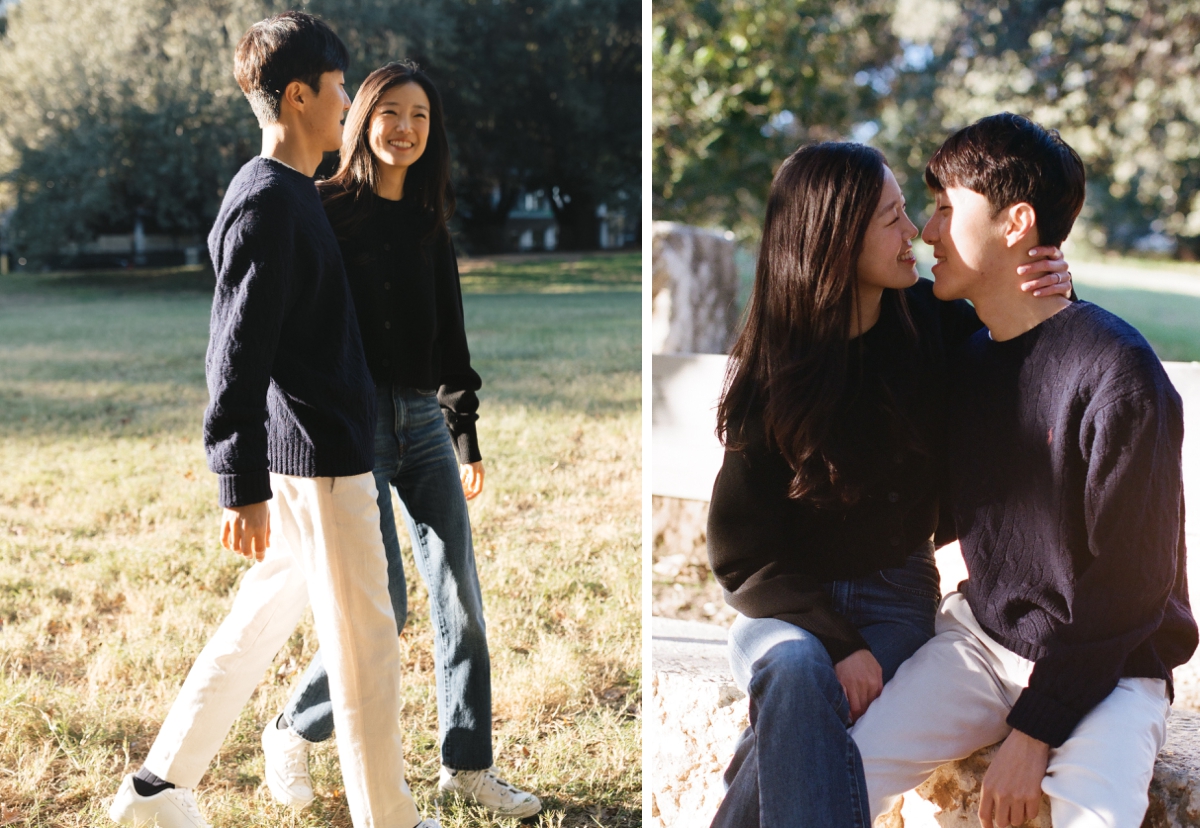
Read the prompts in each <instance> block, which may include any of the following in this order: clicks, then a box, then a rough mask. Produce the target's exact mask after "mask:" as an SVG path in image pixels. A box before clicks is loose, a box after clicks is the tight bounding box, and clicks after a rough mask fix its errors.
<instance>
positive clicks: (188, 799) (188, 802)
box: [175, 789, 208, 825]
mask: <svg viewBox="0 0 1200 828" xmlns="http://www.w3.org/2000/svg"><path fill="white" fill-rule="evenodd" d="M179 793H180V796H177V797H175V800H176V801H177V802H178V801H181V800H182V802H183V809H184V810H185V811H187V814H188V816H192V817H195V818H196V821H197V822H199V823H200V824H201V825H207V824H208V823H207V822H205V821H204V817H203V816H201V815H200V808H199V807H198V806H197V805H196V800H195V799H194V798H193V797H192V796H191V794H190V792H187V791H186V789H179Z"/></svg>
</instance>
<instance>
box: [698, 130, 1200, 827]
mask: <svg viewBox="0 0 1200 828" xmlns="http://www.w3.org/2000/svg"><path fill="white" fill-rule="evenodd" d="M925 181H926V183H927V184H928V186H929V188H930V189H931V190H932V192H933V193H934V194H935V196H936V204H935V206H934V212H933V216H932V218H930V220H929V222H928V224H926V226H925V229H924V231H923V232H922V234H921V235H922V237H923V239H924V240H925V242H927V243H928V244H930V245H931V246H932V247H933V253H934V256H935V257H936V259H937V264H935V266H934V268H933V272H934V276H935V278H936V281H935V282H934V283H932V284H931V283H930V282H928V281H925V280H920V279H918V278H917V273H916V270H915V267H914V259H913V256H912V247H911V243H912V240H913V239H914V238H915V237H916V235H917V228H916V227H915V226H914V225H913V224H912V222H910V221H909V219H908V217H907V216H906V215H905V212H904V200H903V198H902V196H901V191H900V188H899V186H898V185H897V183H896V180H895V178H894V176H893V175H892V173H891V171H890V170H889V169H888V168H887V165H886V164H885V162H884V159H883V157H882V155H881V154H880V153H878V152H877V151H875V150H874V149H871V148H869V147H865V146H862V145H856V144H819V145H814V146H808V147H804V148H801V149H800V150H798V151H796V152H795V153H794V154H793V155H792V156H790V157H789V158H788V159H787V160H786V161H785V162H784V163H783V165H782V167H781V168H780V170H779V172H778V174H777V175H776V177H775V180H774V182H773V184H772V186H771V193H770V197H769V201H768V205H767V213H766V221H765V225H764V228H763V239H762V247H761V252H760V255H759V260H758V270H757V275H756V281H755V286H754V291H753V294H752V299H751V305H750V308H749V311H748V313H747V321H746V325H745V328H744V330H743V332H742V333H741V335H740V337H739V339H738V340H737V343H736V344H735V345H734V348H733V351H732V355H731V359H730V367H729V371H728V376H727V380H726V388H725V393H724V395H723V397H722V400H721V403H720V406H719V408H718V431H719V434H720V435H721V437H722V440H723V442H724V444H725V449H726V451H725V459H724V464H723V466H722V468H721V471H720V474H719V475H718V477H717V480H716V483H715V485H714V488H713V495H712V501H711V505H710V516H709V524H708V548H709V557H710V560H711V563H712V569H713V572H714V574H715V575H716V577H717V579H718V580H719V581H720V583H721V585H722V586H723V588H724V589H725V593H726V600H727V601H728V603H729V604H730V605H731V606H733V607H734V608H735V609H737V610H738V611H739V613H740V615H739V617H738V618H737V620H736V621H735V622H734V624H733V627H732V629H731V630H730V635H729V641H730V643H729V650H730V662H731V664H732V667H733V672H734V676H735V678H736V680H737V682H738V684H739V685H740V686H741V687H742V688H743V689H745V690H746V692H747V695H748V696H749V699H750V727H749V728H748V729H747V730H746V731H745V733H743V734H742V737H741V739H740V740H739V742H738V745H737V748H736V751H735V754H734V758H733V761H732V762H731V764H730V766H729V768H728V770H727V771H726V774H725V780H726V785H727V791H726V797H725V799H724V801H723V802H722V804H721V807H720V809H719V810H718V812H717V815H716V818H715V819H714V821H713V825H714V826H718V827H722V828H723V827H725V826H738V827H739V828H745V827H746V826H763V828H768V827H769V828H782V827H783V826H789V827H792V828H795V826H814V827H815V828H842V827H843V826H854V827H856V828H868V826H870V825H871V824H872V821H873V819H874V818H875V817H877V816H878V815H879V814H881V813H883V812H885V811H887V810H888V809H889V808H890V807H891V806H892V805H893V804H894V802H895V800H896V797H897V796H898V795H900V794H902V793H904V792H905V791H908V790H910V789H912V788H914V787H916V786H917V785H918V784H920V783H921V782H922V781H923V780H924V779H926V778H927V777H928V776H929V775H930V774H931V773H932V772H933V770H934V769H935V768H936V767H937V766H938V765H940V764H942V763H944V762H947V761H950V760H953V759H958V758H962V757H965V756H968V755H970V754H971V753H973V752H974V751H976V750H977V749H979V748H981V747H984V746H986V745H990V744H993V743H995V742H1000V741H1003V745H1002V746H1001V748H1000V750H999V752H998V753H997V754H996V756H995V758H994V760H993V761H992V764H991V766H990V767H989V769H988V771H987V773H986V775H985V777H984V780H983V789H982V793H981V802H980V808H979V817H980V820H981V822H982V823H983V825H984V826H985V828H993V826H996V827H997V828H1006V826H1010V825H1011V826H1015V825H1020V824H1022V823H1023V822H1025V821H1027V820H1028V819H1031V818H1033V817H1034V816H1035V815H1036V814H1037V812H1038V808H1039V805H1040V802H1041V797H1042V794H1043V793H1045V794H1046V795H1047V796H1048V797H1049V799H1050V806H1051V817H1052V820H1053V823H1054V825H1055V828H1099V827H1100V826H1105V827H1106V828H1137V827H1138V826H1140V825H1141V824H1142V819H1143V816H1144V814H1145V812H1146V809H1147V807H1148V792H1147V789H1148V786H1149V783H1150V779H1151V776H1152V774H1153V768H1154V760H1155V756H1156V754H1157V752H1158V750H1159V749H1160V748H1161V746H1162V744H1163V741H1164V739H1165V737H1166V721H1167V717H1168V714H1169V710H1170V698H1171V694H1172V688H1171V670H1172V669H1173V668H1174V667H1176V666H1178V665H1180V664H1183V663H1184V662H1186V661H1187V660H1188V658H1189V657H1190V656H1191V654H1192V652H1193V651H1194V650H1195V648H1196V644H1197V628H1196V623H1195V621H1194V619H1193V616H1192V612H1191V609H1190V606H1189V603H1188V592H1187V579H1186V567H1185V550H1184V541H1183V486H1182V461H1181V449H1182V441H1183V413H1182V404H1181V400H1180V398H1179V395H1178V394H1177V393H1176V391H1175V389H1174V388H1173V387H1172V385H1171V383H1170V381H1169V380H1168V378H1167V375H1166V373H1165V372H1164V370H1163V367H1162V364H1161V363H1160V362H1159V360H1158V358H1157V357H1156V356H1155V354H1154V352H1153V351H1152V350H1151V348H1150V346H1149V345H1148V344H1147V343H1146V341H1145V339H1143V338H1142V336H1141V335H1140V334H1138V332H1137V331H1136V330H1134V329H1133V328H1132V327H1131V326H1129V325H1128V324H1126V323H1125V322H1123V321H1122V320H1120V319H1118V318H1117V317H1115V316H1114V315H1112V314H1111V313H1108V312H1106V311H1104V310H1102V309H1100V308H1098V307H1096V306H1095V305H1092V304H1090V303H1088V302H1085V301H1074V302H1072V301H1070V300H1069V299H1068V298H1066V295H1067V293H1068V289H1067V287H1066V286H1067V285H1069V278H1068V279H1067V280H1066V281H1065V282H1063V285H1061V286H1059V287H1049V286H1050V285H1052V284H1054V283H1058V282H1060V281H1062V277H1061V275H1060V274H1061V271H1063V270H1065V263H1063V262H1060V261H1055V259H1057V257H1058V252H1057V251H1056V250H1053V249H1050V248H1051V247H1052V246H1058V245H1061V243H1062V241H1063V239H1065V238H1066V236H1067V234H1068V233H1069V232H1070V229H1071V226H1072V225H1073V223H1074V221H1075V218H1076V216H1077V215H1078V214H1079V211H1080V208H1081V207H1082V205H1083V200H1084V169H1083V164H1082V162H1081V161H1080V159H1079V156H1078V155H1077V154H1076V153H1075V152H1074V151H1073V150H1072V149H1071V148H1070V147H1069V146H1067V144H1066V143H1064V142H1063V141H1062V140H1061V138H1060V137H1059V136H1058V134H1057V133H1055V132H1050V131H1047V130H1045V129H1043V128H1041V127H1040V126H1038V125H1036V124H1034V123H1033V122H1031V121H1029V120H1027V119H1025V118H1022V117H1020V116H1017V115H1012V114H1008V113H1005V114H1001V115H996V116H992V117H989V118H984V119H983V120H981V121H978V122H977V123H975V124H973V125H971V126H969V127H967V128H965V129H963V130H960V131H959V132H957V133H955V134H954V135H952V136H951V137H950V138H948V139H947V140H946V142H945V143H944V144H943V145H942V146H941V147H940V148H939V149H938V151H937V152H936V153H935V154H934V156H933V158H932V159H931V160H930V162H929V164H928V166H927V167H926V171H925ZM1047 256H1048V257H1050V258H1049V259H1045V258H1043V257H1047ZM1039 260H1041V261H1039ZM1040 271H1050V275H1046V276H1042V277H1041V278H1040V279H1039V280H1038V282H1036V283H1027V284H1025V285H1022V280H1023V279H1024V278H1027V277H1028V274H1030V273H1033V272H1040ZM1038 287H1041V288H1042V290H1036V289H1034V290H1031V288H1038ZM1039 294H1040V295H1039ZM963 300H970V303H971V304H970V305H969V304H968V303H967V302H966V301H963ZM972 305H973V306H974V307H973V308H972ZM955 539H957V540H958V541H959V543H960V545H961V548H962V553H963V556H964V559H965V561H966V564H967V571H968V573H969V577H968V578H967V580H965V581H963V582H962V583H961V584H959V586H958V591H956V592H952V593H950V594H949V595H947V596H945V598H944V599H940V596H939V578H938V573H937V568H936V566H935V564H934V558H933V550H934V545H935V543H937V544H944V543H947V542H950V541H952V540H955ZM939 600H940V606H939Z"/></svg>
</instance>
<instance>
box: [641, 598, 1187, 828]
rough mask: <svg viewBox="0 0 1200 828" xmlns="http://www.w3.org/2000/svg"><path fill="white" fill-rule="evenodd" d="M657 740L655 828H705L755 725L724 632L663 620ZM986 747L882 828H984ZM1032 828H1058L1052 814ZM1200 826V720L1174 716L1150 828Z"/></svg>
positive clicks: (942, 771) (879, 826)
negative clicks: (726, 774) (724, 777)
mask: <svg viewBox="0 0 1200 828" xmlns="http://www.w3.org/2000/svg"><path fill="white" fill-rule="evenodd" d="M651 636H652V644H651V646H652V661H653V674H652V677H651V698H650V708H651V711H652V715H651V720H650V728H649V737H650V738H651V739H652V741H651V744H652V745H653V746H654V750H653V754H652V760H651V761H652V766H651V768H650V773H649V776H650V784H651V793H650V801H651V813H650V822H649V824H650V825H651V826H652V827H653V828H703V826H707V825H708V824H709V823H710V822H711V821H712V817H713V814H714V813H716V809H717V806H718V805H719V804H720V802H721V797H722V796H723V794H724V790H723V787H722V784H721V774H722V772H723V771H724V769H725V765H726V764H727V763H728V761H729V758H730V757H731V756H732V755H733V747H734V744H735V743H736V741H737V737H738V735H739V734H740V733H741V732H742V730H743V729H744V728H745V727H746V726H747V724H749V722H748V719H747V711H746V702H745V694H744V693H742V691H741V690H739V689H738V688H737V685H735V684H734V682H733V676H732V674H731V673H730V670H729V663H728V661H727V658H726V654H725V652H726V651H725V630H724V629H723V628H722V627H718V626H716V625H713V624H704V623H700V622H696V621H675V620H672V619H666V618H654V619H653V623H652V625H651ZM996 749H997V748H996V746H994V745H993V746H992V747H990V748H984V749H983V750H981V751H979V752H977V753H975V754H974V755H972V756H970V757H968V758H966V759H964V760H962V761H960V762H951V763H948V764H946V765H943V766H942V767H940V768H938V769H937V771H935V772H934V774H933V776H931V777H930V778H929V779H928V780H927V781H926V782H925V783H924V784H923V785H921V787H919V788H917V791H916V793H917V796H913V795H912V794H909V795H907V796H906V797H905V802H904V803H903V807H902V809H897V812H894V813H892V814H888V815H885V816H883V817H880V819H879V820H878V821H877V823H876V828H950V826H954V828H978V827H979V820H978V818H977V817H976V816H975V812H976V809H977V807H978V803H979V785H980V782H981V781H982V779H983V773H984V771H986V770H987V766H988V764H989V763H990V761H991V758H992V756H993V755H994V754H995V751H996ZM1028 825H1029V826H1030V828H1050V818H1049V808H1048V805H1047V803H1045V801H1043V806H1042V814H1041V815H1040V816H1039V818H1038V819H1037V820H1035V821H1034V822H1031V823H1029V824H1028ZM1188 826H1200V714H1198V713H1195V712H1192V711H1188V710H1179V709H1175V710H1172V712H1171V720H1170V723H1169V726H1168V728H1167V744H1166V746H1165V747H1164V748H1163V750H1162V752H1161V753H1159V756H1158V762H1157V763H1156V764H1155V768H1154V780H1153V781H1152V782H1151V785H1150V809H1149V811H1148V813H1147V814H1146V819H1145V821H1144V822H1143V823H1142V826H1141V828H1187V827H1188Z"/></svg>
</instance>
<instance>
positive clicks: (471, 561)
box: [285, 385, 492, 770]
mask: <svg viewBox="0 0 1200 828" xmlns="http://www.w3.org/2000/svg"><path fill="white" fill-rule="evenodd" d="M376 396H377V399H378V419H377V421H376V426H375V487H376V488H377V489H378V490H379V528H380V530H381V531H382V532H383V547H384V551H385V552H386V554H387V574H388V592H389V593H390V594H391V599H392V609H393V611H394V612H395V614H396V630H397V632H399V631H400V630H403V629H404V622H405V620H406V618H407V616H408V595H407V588H406V585H405V580H404V566H403V563H402V561H401V559H400V540H399V538H398V537H397V535H396V520H395V517H394V515H393V513H392V496H391V491H390V490H389V488H388V487H389V486H394V487H395V488H396V493H397V494H398V495H399V496H400V506H401V510H402V513H403V516H404V523H405V524H406V525H407V527H408V536H409V538H410V539H411V540H412V545H413V558H414V559H415V560H416V563H417V570H418V571H419V572H420V573H421V577H422V578H423V579H424V581H425V585H426V586H427V587H428V588H429V610H430V614H431V616H432V621H433V644H434V647H433V655H434V663H435V666H436V672H437V699H438V724H439V737H440V741H441V743H442V764H443V765H446V766H447V767H449V768H453V769H455V770H482V769H484V768H489V767H491V765H492V680H491V665H490V662H489V658H488V647H487V635H486V631H485V628H484V621H483V597H482V595H481V594H480V590H479V576H478V574H476V571H475V550H474V547H473V546H472V545H471V523H470V519H469V517H468V514H467V501H466V500H465V499H464V498H463V491H462V482H461V480H460V478H459V474H458V460H457V458H456V457H455V455H454V446H453V444H452V443H451V440H450V432H449V431H448V430H447V428H446V424H445V421H444V420H443V419H442V412H441V409H440V408H439V406H438V402H437V397H436V395H435V393H434V392H432V391H430V392H424V391H417V390H414V389H412V388H399V387H393V386H391V385H380V386H378V387H377V388H376ZM285 713H286V714H287V718H288V719H289V720H291V723H292V729H293V730H295V732H296V733H298V734H299V735H300V736H302V737H303V738H305V739H307V740H308V741H310V742H322V741H324V740H326V739H328V738H329V737H330V736H332V735H333V706H332V704H331V703H330V701H329V681H328V677H327V675H326V673H325V667H324V665H323V664H322V660H321V653H320V651H319V650H318V651H317V654H316V656H315V657H314V658H313V661H312V664H310V665H309V667H308V670H307V671H306V672H305V674H304V677H303V679H302V680H301V681H300V685H299V687H297V689H296V691H295V692H294V693H293V694H292V698H291V700H290V701H289V702H288V705H287V708H286V709H285Z"/></svg>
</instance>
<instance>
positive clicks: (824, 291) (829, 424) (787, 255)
mask: <svg viewBox="0 0 1200 828" xmlns="http://www.w3.org/2000/svg"><path fill="white" fill-rule="evenodd" d="M885 169H886V165H885V161H884V158H883V154H882V153H880V152H879V151H878V150H876V149H874V148H872V147H868V146H864V145H863V144H852V143H833V142H829V143H821V144H814V145H811V146H806V147H801V148H800V149H798V150H796V151H795V152H794V153H792V154H791V155H790V156H788V158H787V160H786V161H784V162H783V164H782V165H781V166H780V168H779V171H778V172H777V173H776V174H775V180H774V181H773V182H771V192H770V195H769V197H768V199H767V214H766V220H765V222H764V224H763V235H762V243H761V247H760V249H759V255H758V267H757V271H756V274H755V279H754V291H753V294H752V296H751V300H750V306H749V308H748V309H747V312H746V319H745V325H744V326H743V328H742V332H741V334H740V335H739V336H738V339H737V342H736V343H734V346H733V350H732V351H731V352H730V360H729V368H728V370H727V372H726V376H725V391H724V394H723V395H722V397H721V403H720V405H719V406H718V408H717V436H718V437H720V438H721V442H722V443H723V444H724V445H725V446H726V448H729V449H731V450H735V451H737V450H742V449H744V448H745V447H746V445H747V442H748V437H749V435H750V434H752V433H754V431H756V430H757V429H756V427H757V425H758V423H757V422H755V420H760V421H761V425H762V429H763V433H764V436H765V438H766V442H767V445H768V446H770V447H773V448H776V449H778V450H779V451H780V452H781V453H782V454H783V457H784V459H785V460H786V461H787V463H788V465H789V466H790V467H791V468H792V470H793V472H794V476H793V478H792V480H791V483H790V485H789V488H788V496H789V497H791V498H793V499H797V500H798V499H808V500H811V501H813V502H815V503H818V504H821V503H836V502H845V501H846V500H847V499H848V497H847V494H846V492H845V491H844V489H843V487H842V485H841V484H842V482H843V481H841V480H840V479H839V469H838V468H837V467H836V465H835V463H834V462H833V461H832V459H831V458H830V456H829V455H828V453H827V452H826V451H825V450H824V449H825V448H826V447H827V444H828V440H829V438H830V434H831V431H832V428H833V425H834V422H835V419H836V417H837V414H838V406H839V404H841V403H842V402H843V398H844V395H845V392H846V390H847V385H848V377H847V373H848V362H849V350H850V347H851V332H852V330H853V329H854V328H853V322H854V320H853V318H852V317H853V314H854V309H855V308H857V307H858V302H857V295H858V267H857V265H858V257H859V254H860V253H861V252H862V245H863V237H864V236H865V235H866V232H867V227H868V225H869V224H870V221H871V217H872V215H873V214H874V212H875V209H876V207H878V205H879V198H880V195H881V194H882V192H883V183H884V171H885ZM900 299H901V301H902V299H903V297H900ZM905 317H907V313H905Z"/></svg>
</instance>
